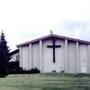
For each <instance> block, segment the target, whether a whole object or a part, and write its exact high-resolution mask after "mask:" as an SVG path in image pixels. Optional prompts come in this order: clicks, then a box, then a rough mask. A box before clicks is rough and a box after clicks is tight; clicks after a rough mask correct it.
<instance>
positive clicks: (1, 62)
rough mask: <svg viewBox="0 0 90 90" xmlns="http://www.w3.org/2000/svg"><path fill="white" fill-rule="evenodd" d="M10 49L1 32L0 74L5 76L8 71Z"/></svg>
mask: <svg viewBox="0 0 90 90" xmlns="http://www.w3.org/2000/svg"><path fill="white" fill-rule="evenodd" d="M10 59H11V56H10V49H9V47H8V46H7V41H6V40H5V35H4V33H3V32H1V35H0V76H6V75H7V74H8V73H9V60H10Z"/></svg>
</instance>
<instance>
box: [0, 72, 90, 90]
mask: <svg viewBox="0 0 90 90" xmlns="http://www.w3.org/2000/svg"><path fill="white" fill-rule="evenodd" d="M66 89H67V90H90V76H73V75H68V74H66V75H62V74H54V73H53V74H18V75H17V74H13V75H8V76H7V77H5V78H0V90H66Z"/></svg>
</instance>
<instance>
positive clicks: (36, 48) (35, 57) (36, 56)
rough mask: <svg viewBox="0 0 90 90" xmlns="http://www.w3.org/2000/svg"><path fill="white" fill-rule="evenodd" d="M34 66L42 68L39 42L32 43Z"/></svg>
mask: <svg viewBox="0 0 90 90" xmlns="http://www.w3.org/2000/svg"><path fill="white" fill-rule="evenodd" d="M32 61H33V62H32V64H33V65H32V67H33V68H37V69H39V70H40V57H39V42H38V43H34V44H32Z"/></svg>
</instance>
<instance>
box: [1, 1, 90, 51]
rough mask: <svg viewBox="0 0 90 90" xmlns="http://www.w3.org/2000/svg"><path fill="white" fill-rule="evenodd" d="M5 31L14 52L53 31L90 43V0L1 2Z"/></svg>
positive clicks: (2, 22) (2, 24) (2, 28)
mask: <svg viewBox="0 0 90 90" xmlns="http://www.w3.org/2000/svg"><path fill="white" fill-rule="evenodd" d="M2 30H4V32H5V35H6V39H7V41H8V45H9V46H10V48H11V49H12V50H13V49H15V46H16V45H17V44H19V43H22V42H25V41H28V40H31V39H34V38H38V37H41V36H44V35H48V34H49V32H50V30H53V32H54V33H55V34H60V35H66V36H70V37H75V38H80V39H85V40H89V41H90V0H1V1H0V31H2Z"/></svg>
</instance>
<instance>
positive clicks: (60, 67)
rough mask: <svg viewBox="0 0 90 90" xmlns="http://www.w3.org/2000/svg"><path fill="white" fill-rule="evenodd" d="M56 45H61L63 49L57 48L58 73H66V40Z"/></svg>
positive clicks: (58, 41)
mask: <svg viewBox="0 0 90 90" xmlns="http://www.w3.org/2000/svg"><path fill="white" fill-rule="evenodd" d="M56 45H61V47H59V48H56V51H55V52H56V56H55V58H56V71H57V72H61V71H65V67H64V66H65V65H64V64H65V62H64V59H65V58H64V57H65V53H64V49H65V44H64V40H60V39H58V40H57V41H56Z"/></svg>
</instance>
